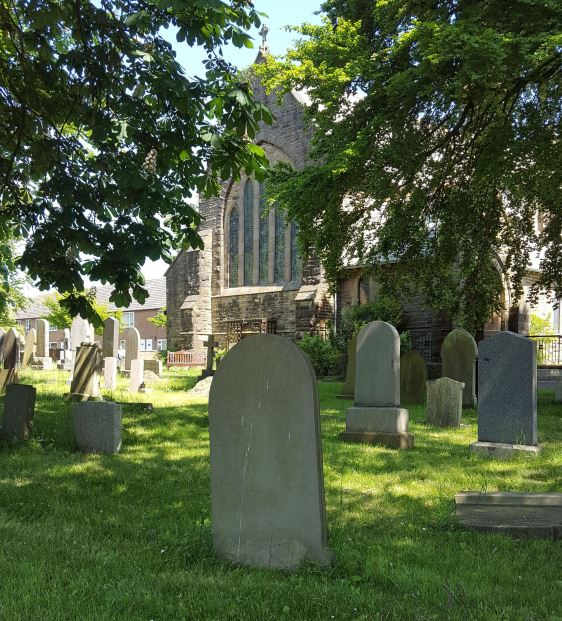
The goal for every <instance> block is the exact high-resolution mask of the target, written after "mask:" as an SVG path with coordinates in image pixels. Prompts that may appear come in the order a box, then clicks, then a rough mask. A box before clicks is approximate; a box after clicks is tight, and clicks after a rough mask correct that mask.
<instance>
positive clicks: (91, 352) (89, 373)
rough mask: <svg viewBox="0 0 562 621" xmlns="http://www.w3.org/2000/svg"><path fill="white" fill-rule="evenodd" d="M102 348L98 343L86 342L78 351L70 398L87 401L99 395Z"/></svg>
mask: <svg viewBox="0 0 562 621" xmlns="http://www.w3.org/2000/svg"><path fill="white" fill-rule="evenodd" d="M100 368H101V350H100V347H99V345H97V343H84V344H83V345H82V346H81V347H79V348H78V350H77V352H76V359H75V361H74V375H73V378H72V382H71V384H70V398H71V399H73V400H79V401H87V400H88V399H90V398H91V397H99V395H100V386H99V372H100Z"/></svg>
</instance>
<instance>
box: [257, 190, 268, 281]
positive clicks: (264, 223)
mask: <svg viewBox="0 0 562 621" xmlns="http://www.w3.org/2000/svg"><path fill="white" fill-rule="evenodd" d="M265 209H266V204H265V187H264V185H263V183H260V202H259V210H260V211H259V214H260V255H259V262H260V270H259V271H260V285H266V284H267V283H268V282H269V215H268V214H267V213H264V212H265Z"/></svg>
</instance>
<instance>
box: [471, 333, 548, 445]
mask: <svg viewBox="0 0 562 621" xmlns="http://www.w3.org/2000/svg"><path fill="white" fill-rule="evenodd" d="M509 447H511V449H510V448H509ZM525 447H526V448H525ZM471 450H473V451H477V452H486V453H488V454H490V455H492V456H498V457H504V456H506V455H509V453H510V451H511V452H513V451H519V452H525V453H527V454H535V453H536V452H537V451H538V450H539V448H538V446H537V349H536V343H535V342H534V341H532V340H531V339H528V338H526V337H524V336H521V335H519V334H514V333H513V332H500V333H499V334H496V335H495V336H492V337H489V338H487V339H484V340H483V341H481V342H480V343H479V345H478V442H476V443H474V444H472V445H471Z"/></svg>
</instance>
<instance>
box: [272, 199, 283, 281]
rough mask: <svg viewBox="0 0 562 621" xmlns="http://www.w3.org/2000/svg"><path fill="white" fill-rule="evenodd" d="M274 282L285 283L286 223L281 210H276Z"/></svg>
mask: <svg viewBox="0 0 562 621" xmlns="http://www.w3.org/2000/svg"><path fill="white" fill-rule="evenodd" d="M273 265H274V274H273V282H276V283H281V282H284V281H285V221H284V220H283V214H282V213H281V210H280V209H275V255H274V263H273Z"/></svg>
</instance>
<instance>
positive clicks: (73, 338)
mask: <svg viewBox="0 0 562 621" xmlns="http://www.w3.org/2000/svg"><path fill="white" fill-rule="evenodd" d="M93 342H94V327H93V326H92V324H90V323H89V322H88V321H86V319H82V317H80V315H77V316H76V317H74V319H73V320H72V324H71V326H70V360H71V364H72V367H71V370H72V375H74V369H75V366H76V351H77V350H78V348H79V347H80V346H81V345H82V343H93Z"/></svg>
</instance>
